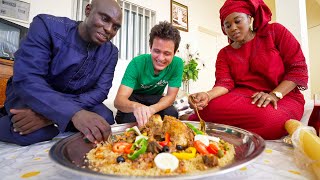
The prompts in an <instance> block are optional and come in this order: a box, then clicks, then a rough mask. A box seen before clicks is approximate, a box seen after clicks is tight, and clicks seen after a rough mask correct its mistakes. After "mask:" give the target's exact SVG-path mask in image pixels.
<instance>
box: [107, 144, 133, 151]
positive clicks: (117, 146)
mask: <svg viewBox="0 0 320 180" xmlns="http://www.w3.org/2000/svg"><path fill="white" fill-rule="evenodd" d="M127 146H132V144H130V143H127V142H117V143H114V145H113V146H112V151H113V152H116V153H123V152H124V149H125V148H126V147H127Z"/></svg>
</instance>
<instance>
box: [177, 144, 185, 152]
mask: <svg viewBox="0 0 320 180" xmlns="http://www.w3.org/2000/svg"><path fill="white" fill-rule="evenodd" d="M176 148H177V150H179V151H181V150H183V149H184V148H183V146H181V145H177V146H176Z"/></svg>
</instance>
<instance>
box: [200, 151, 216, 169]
mask: <svg viewBox="0 0 320 180" xmlns="http://www.w3.org/2000/svg"><path fill="white" fill-rule="evenodd" d="M202 160H203V163H204V164H205V165H206V166H208V167H215V166H218V158H217V157H216V156H215V155H213V154H207V155H204V156H202Z"/></svg>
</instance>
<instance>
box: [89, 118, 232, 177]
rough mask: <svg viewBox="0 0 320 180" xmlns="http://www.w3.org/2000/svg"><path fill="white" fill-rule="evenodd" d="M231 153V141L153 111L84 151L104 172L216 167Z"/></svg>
mask: <svg viewBox="0 0 320 180" xmlns="http://www.w3.org/2000/svg"><path fill="white" fill-rule="evenodd" d="M234 157H235V149H234V146H233V145H232V144H230V143H228V142H225V141H224V140H222V139H220V138H218V137H213V136H209V135H207V134H205V133H204V132H201V131H200V130H198V129H197V128H196V127H194V126H193V125H192V124H189V123H183V122H181V121H180V120H178V119H176V118H174V117H170V116H165V117H164V120H163V121H162V119H161V117H160V116H159V115H153V116H152V117H151V118H150V119H149V121H148V123H147V124H146V125H145V126H144V127H142V128H141V129H138V127H136V126H134V127H132V128H128V129H127V130H126V131H125V132H123V133H122V134H116V135H113V136H112V138H111V139H109V140H108V141H106V142H102V143H99V144H97V146H96V147H95V148H94V149H92V150H90V151H89V152H88V153H87V155H86V162H87V163H88V167H89V168H90V169H92V170H94V171H97V172H100V173H104V174H115V175H127V176H161V175H166V176H168V175H179V174H197V173H199V172H202V171H206V170H211V169H218V168H220V167H223V166H226V165H228V164H230V163H232V162H233V160H234Z"/></svg>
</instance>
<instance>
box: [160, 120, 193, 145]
mask: <svg viewBox="0 0 320 180" xmlns="http://www.w3.org/2000/svg"><path fill="white" fill-rule="evenodd" d="M162 132H163V134H165V133H166V132H167V133H169V135H170V141H171V142H172V143H173V144H174V146H176V145H181V146H183V147H187V146H192V142H193V139H194V133H193V131H192V130H191V129H190V128H189V127H187V125H185V124H184V123H183V122H181V121H180V120H179V119H176V118H174V117H171V116H164V120H163V125H162Z"/></svg>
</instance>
